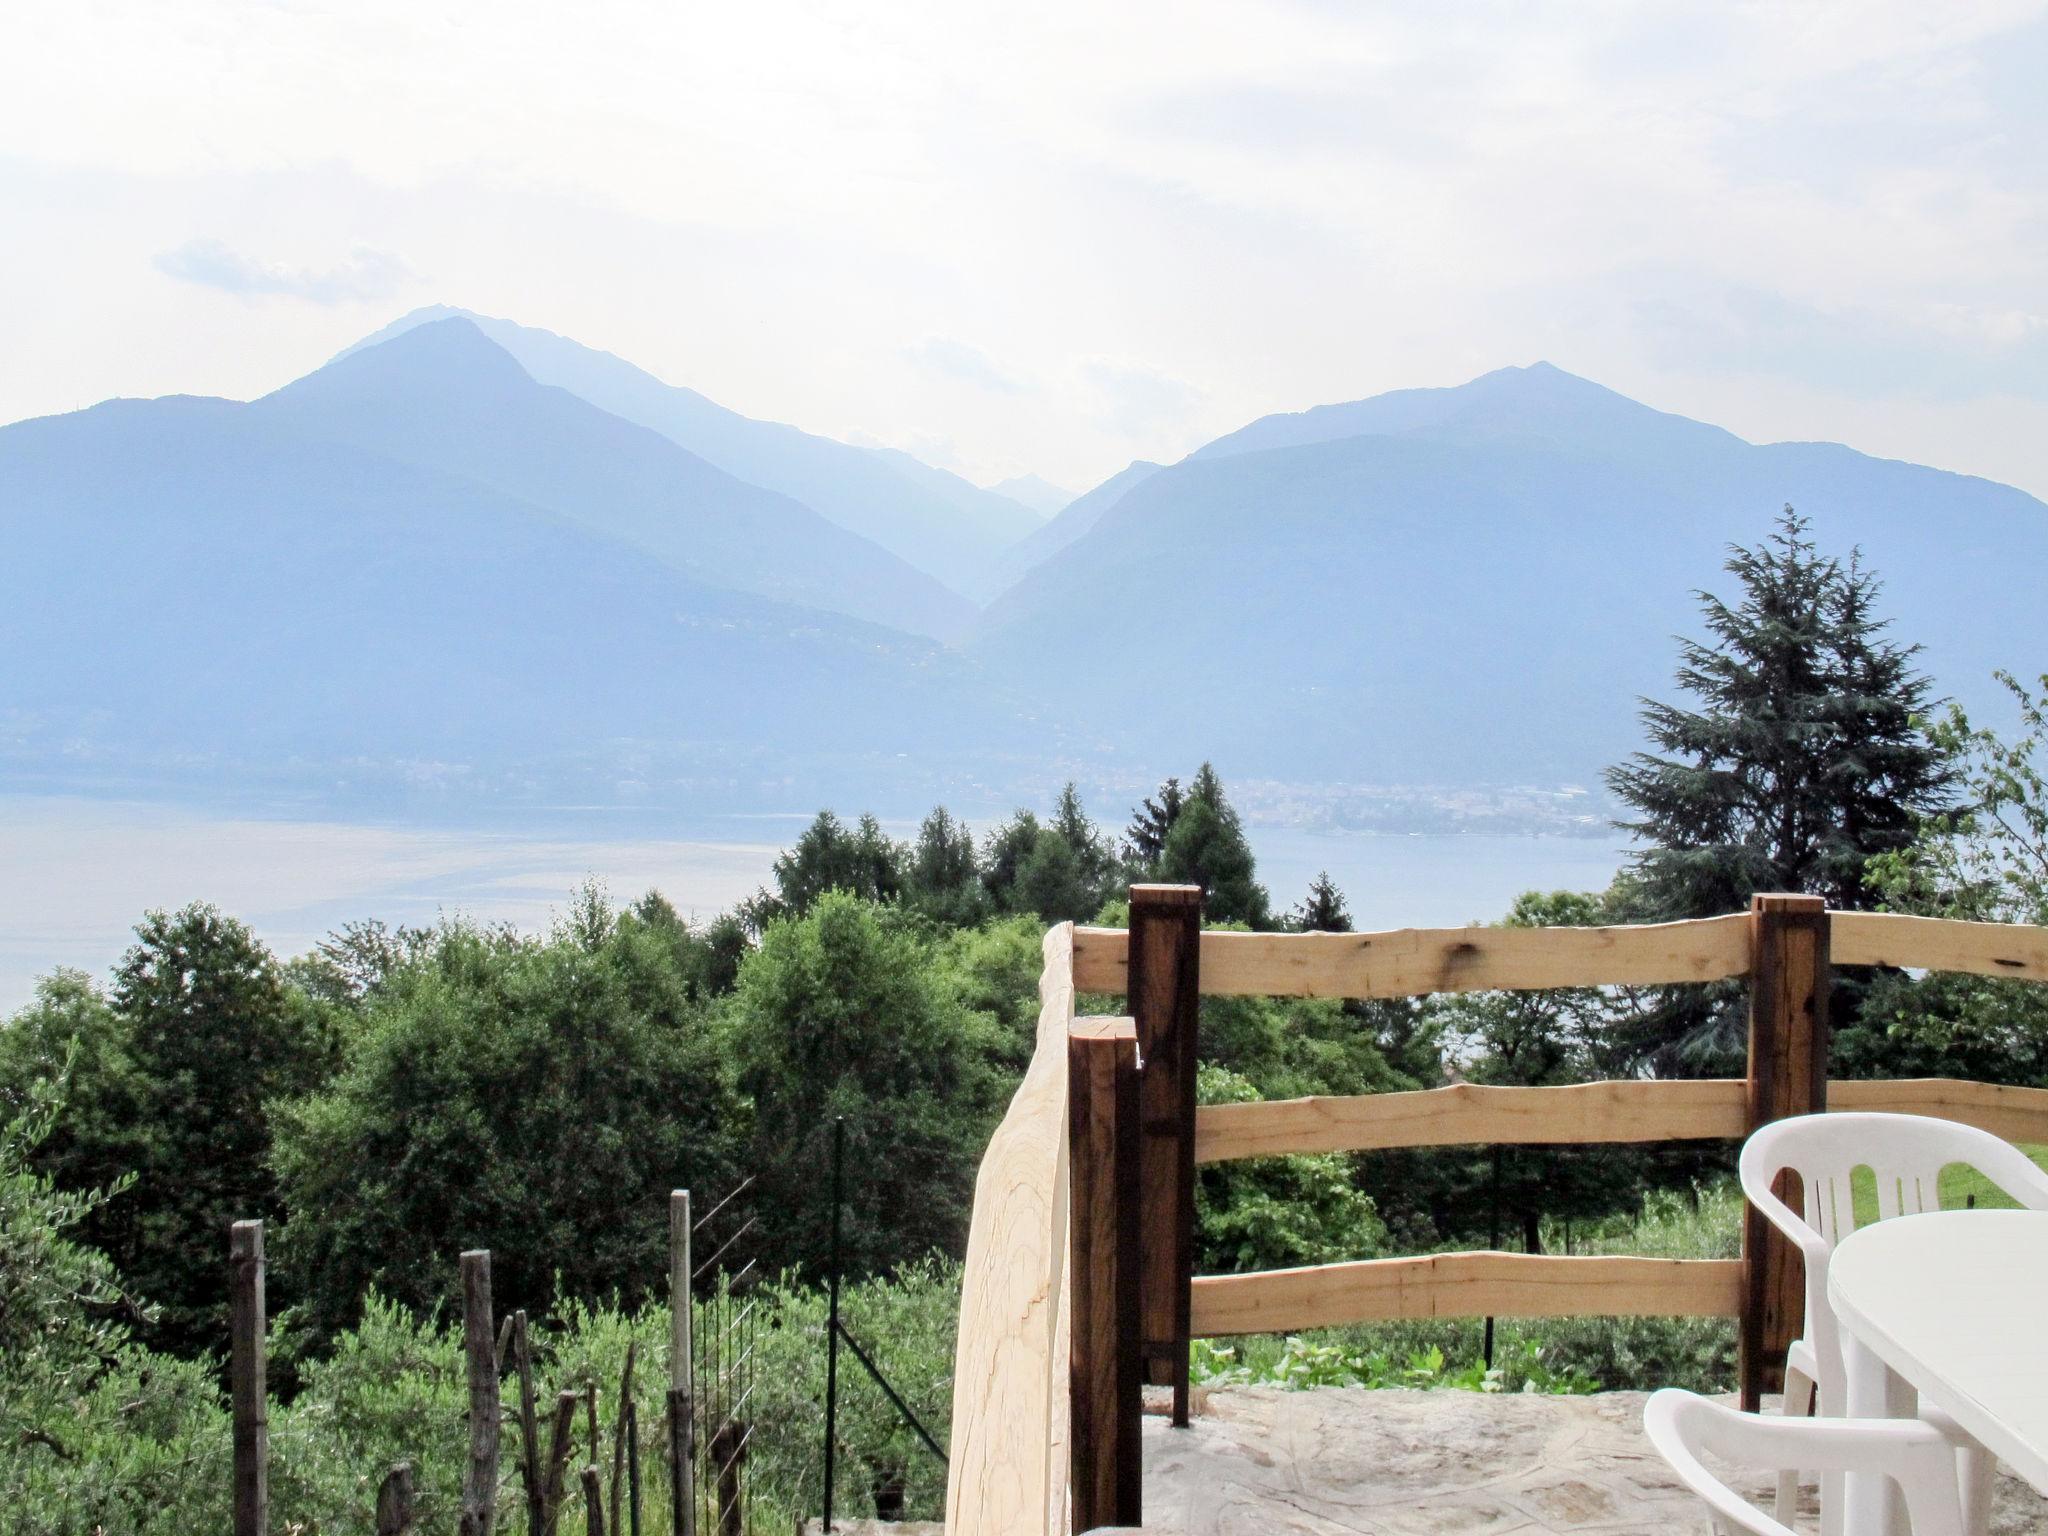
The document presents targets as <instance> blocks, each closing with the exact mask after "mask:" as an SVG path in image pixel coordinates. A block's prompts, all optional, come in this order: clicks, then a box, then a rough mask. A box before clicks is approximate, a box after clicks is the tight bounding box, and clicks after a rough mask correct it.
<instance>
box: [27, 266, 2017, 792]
mask: <svg viewBox="0 0 2048 1536" xmlns="http://www.w3.org/2000/svg"><path fill="white" fill-rule="evenodd" d="M1786 503H1792V504H1794V505H1797V506H1798V507H1799V508H1800V509H1801V510H1802V511H1803V512H1805V513H1807V514H1808V515H1809V516H1810V517H1811V518H1812V519H1813V524H1814V530H1815V534H1816V536H1817V537H1818V539H1819V540H1820V542H1821V544H1822V545H1823V547H1824V548H1827V549H1829V550H1831V551H1835V552H1840V553H1844V554H1846V553H1847V552H1848V551H1849V550H1850V549H1852V548H1859V549H1860V550H1861V557H1862V558H1863V559H1864V560H1865V562H1866V563H1867V564H1868V565H1869V566H1871V567H1872V568H1874V569H1875V570H1876V571H1878V572H1879V573H1880V574H1881V575H1882V576H1883V577H1884V579H1885V581H1886V583H1887V586H1886V590H1885V595H1884V599H1883V604H1882V606H1883V609H1884V611H1885V612H1886V613H1888V614H1890V615H1891V616H1892V617H1893V618H1894V620H1895V626H1896V628H1895V633H1896V635H1897V636H1898V637H1899V638H1902V639H1905V640H1910V641H1915V642H1919V643H1921V644H1923V645H1924V647H1925V649H1924V651H1923V653H1922V656H1921V661H1922V663H1923V665H1924V666H1925V667H1926V668H1927V670H1929V671H1930V672H1931V673H1932V674H1933V675H1934V677H1935V679H1936V682H1937V685H1938V687H1939V688H1940V689H1941V690H1942V691H1944V692H1946V693H1950V694H1953V695H1955V696H1957V697H1958V698H1961V699H1963V700H1964V701H1965V702H1972V703H1974V702H1977V701H1981V700H1984V699H1987V698H1988V697H1989V696H1991V693H1992V687H1991V682H1990V675H1991V672H1992V671H1993V669H1994V668H1997V667H2007V668H2013V669H2016V670H2022V671H2025V670H2028V669H2030V668H2037V667H2038V666H2039V665H2040V664H2041V661H2042V658H2043V656H2044V654H2048V618H2044V617H2043V616H2042V614H2041V612H2040V610H2039V606H2038V604H2037V603H2035V602H2034V600H2033V595H2032V591H2031V585H2030V583H2028V582H2025V581H2022V580H2014V579H2011V578H2010V576H2009V575H2008V574H2007V573H2010V572H2015V571H2026V570H2029V569H2035V570H2038V569H2040V568H2042V567H2041V564H2040V562H2041V561H2042V560H2043V558H2044V556H2048V507H2044V506H2043V505H2042V504H2041V503H2040V502H2038V501H2036V500H2034V499H2033V498H2032V497H2030V496H2027V495H2026V494H2024V493H2022V492H2020V491H2017V490H2014V489H2012V488H2010V487H2007V486H2001V485H1996V484H1994V483H1992V482H1989V481H1984V480H1979V479H1973V478H1971V477H1968V476H1963V475H1955V474H1949V473H1945V472H1942V471H1938V470H1932V469H1927V468H1923V467H1920V466H1915V465H1910V464H1904V463H1899V462H1895V461H1890V460H1883V459H1877V458H1872V457H1869V456H1866V455H1863V454H1860V453H1856V452H1853V451H1851V450H1849V449H1847V448H1843V447H1840V446H1838V445H1833V444H1821V443H1780V444H1768V445H1758V444H1752V443H1748V442H1745V441H1743V440H1742V439H1740V438H1737V437H1735V436H1733V435H1732V434H1730V433H1727V432H1725V431H1722V430H1721V429H1719V428H1717V427H1712V426H1708V425H1705V424H1702V423H1699V422H1695V421H1690V420H1687V419H1685V418H1683V417H1679V416H1673V415H1668V414H1665V413H1662V412H1659V411H1655V410H1652V409H1650V408H1649V407H1647V406H1644V405H1641V404H1638V403H1637V402H1635V401H1632V400H1629V399H1627V398H1626V397H1624V396H1621V395H1619V394H1616V393H1614V392H1613V391H1610V390H1607V389H1604V388H1602V387H1601V386H1599V385H1597V384H1593V383H1591V382H1589V381H1587V380H1584V379H1580V378H1576V377H1574V376H1573V375H1571V374H1568V373H1565V372H1563V371H1561V370H1559V369H1557V368H1554V367H1551V366H1549V365H1547V364H1536V365H1533V366H1530V367H1525V368H1507V369H1502V370H1499V371H1497V372H1494V373H1490V374H1486V375H1484V376H1482V377H1480V378H1478V379H1475V380H1473V381H1471V382H1470V383H1467V384H1464V385H1460V386H1457V387H1455V388H1449V389H1429V390H1403V391H1397V392H1395V393H1392V394H1386V395H1380V396H1376V397H1373V398H1371V399H1367V400H1360V401H1354V402H1349V403H1344V404H1337V405H1328V406H1322V407H1318V408H1316V409H1313V410H1309V411H1304V412H1301V413H1298V414H1290V415H1274V416H1268V417H1264V418H1261V419H1260V420H1257V421H1254V422H1252V423H1249V424H1248V425H1246V426H1245V427H1243V428H1241V429H1239V430H1238V431H1235V432H1232V433H1230V434H1228V435H1226V436H1224V437H1220V438H1218V439H1216V440H1215V441H1213V442H1211V443H1209V444H1207V445H1205V446H1203V447H1201V448H1199V449H1197V450H1196V451H1195V452H1194V453H1192V454H1189V455H1188V456H1186V457H1185V458H1183V459H1181V460H1180V461H1179V462H1177V463H1172V464H1165V465H1162V464H1155V463H1151V462H1147V461H1140V462H1137V463H1134V464H1132V465H1130V466H1129V467H1128V468H1126V469H1124V470H1122V471H1120V472H1118V474H1116V475H1115V476H1112V477H1111V478H1110V479H1109V480H1107V481H1105V482H1104V483H1103V484H1101V485H1099V486H1097V487H1095V488H1093V489H1092V490H1089V491H1087V492H1084V493H1083V494H1081V495H1079V496H1077V497H1068V496H1066V493H1064V492H1062V491H1059V490H1058V489H1057V488H1054V487H1051V486H1049V485H1046V484H1045V483H1044V482H1042V481H1036V480H1033V479H1028V478H1026V477H1020V478H1019V479H1018V480H1017V481H1012V482H1006V483H1005V485H1004V486H998V487H995V488H992V489H986V488H982V487H978V486H975V485H973V484H971V483H969V482H968V481H966V480H964V479H961V478H960V477H959V476H956V475H952V474H950V473H948V472H946V471H943V470H940V469H936V468H933V467H931V466H929V465H926V464H923V463H921V462H919V461H918V460H916V459H914V458H912V457H910V456H909V455H906V454H901V453H897V452H894V451H891V450H878V449H871V448H862V447H856V446H853V445H849V444H846V443H840V442H836V441H833V440H831V439H829V438H825V437H820V436H816V435H814V434H810V433H806V432H803V431H801V430H799V429H798V428H796V427H792V426H786V425H782V424H779V423H773V422H763V421H756V420H752V419H750V418H748V417H745V416H742V415H740V414H738V413H736V412H733V411H731V410H728V409H726V408H725V407H723V406H720V405H718V404H715V403H714V402H712V401H710V400H708V399H706V398H705V397H704V396H702V395H700V394H697V393H695V392H693V391H691V390H688V389H685V388H681V387H678V386H675V385H670V384H667V383H665V382H663V381H661V380H659V379H657V378H655V377H654V376H653V375H651V374H648V373H645V372H643V371H641V370H640V369H638V368H635V367H633V366H632V365H631V364H629V363H626V362H624V361H623V360H621V359H619V358H617V357H614V356H612V355H610V354H608V353H603V352H598V351H594V350H592V349H589V348H585V347H582V346H580V345H579V344H577V343H575V342H573V341H570V340H567V339H566V338H563V337H561V336H557V335H554V334H552V333H550V332H547V331H541V330H534V329H531V328H528V327H524V326H519V325H516V324H513V323H512V322H510V321H505V320H499V319H493V318H489V317H483V316H477V315H473V314H470V313H468V312H466V311H456V310H448V309H442V308H438V307H437V308H434V309H429V310H423V311H417V312H415V313H414V314H411V315H408V316H405V317H403V318H402V319H400V320H399V321H397V322H394V323H393V324H392V325H391V326H388V327H386V328H385V329H384V330H383V331H381V332H379V333H377V334H376V335H374V336H371V337H368V338H366V339H365V340H364V341H363V342H361V343H359V344H357V345H356V346H354V347H351V348H349V349H348V350H347V351H345V352H343V353H342V354H341V355H339V356H338V357H336V358H335V359H333V360H332V361H330V362H329V363H328V364H326V365H325V366H323V367H321V368H318V369H316V370H314V371H313V372H311V373H309V374H307V375H306V376H305V377H303V378H301V379H298V380H296V381H294V382H292V383H290V384H287V385H285V386H284V387H283V388H281V389H279V390H277V391H275V392H274V393H272V394H270V395H267V396H264V397H262V398H260V399H257V400H254V401H248V402H238V401H229V400H217V399H203V398H194V397H183V396H173V397H166V398H162V399H156V400H116V401H109V402H107V403H105V404H102V405H100V406H96V407H93V408H91V409H89V410H85V411H79V412H74V413H71V414H69V415H64V416H55V417H45V418H40V419H36V420H31V421H25V422H19V423H16V424H14V425H12V426H7V427H0V539H4V545H5V549H6V555H7V557H6V559H5V560H4V561H0V654H5V655H7V656H8V657H10V658H13V659H15V664H14V665H11V666H9V667H7V668H6V669H5V670H4V672H0V789H9V788H12V789H37V790H50V789H62V790H67V791H84V790H92V791H98V792H121V793H131V794H151V795H157V794H162V795H191V796H203V797H208V798H215V799H219V798H226V799H229V800H241V799H255V798H264V799H268V800H277V799H285V800H289V801H291V802H292V803H294V804H297V805H319V806H325V807H328V808H348V809H355V808H362V807H374V808H393V807H407V808H421V807H424V808H426V809H430V810H432V811H434V812H436V813H437V814H450V815H459V814H463V813H466V812H467V811H470V810H473V809H475V808H477V807H479V806H484V805H512V806H516V805H521V804H531V805H538V804H543V803H547V804H557V803H562V802H563V801H564V800H574V801H576V802H577V803H587V804H595V805H615V806H651V807H656V808H659V807H677V808H687V809H691V810H698V811H711V810H730V809H745V808H751V807H757V806H770V805H773V806H777V807H780V808H788V807H790V806H793V805H794V806H802V805H805V804H810V803H816V802H820V801H825V800H832V801H836V802H838V803H842V804H845V803H849V802H850V801H852V800H855V799H861V800H865V801H867V802H869V803H873V804H875V805H877V806H878V807H880V808H883V809H887V810H893V811H897V812H908V811H911V810H915V809H919V808H921V807H922V806H923V805H925V804H928V803H930V801H931V800H932V799H934V798H938V797H940V796H945V797H949V798H952V799H953V800H955V802H956V804H959V805H962V806H964V807H966V808H969V809H976V808H997V807H999V806H1000V805H1001V804H1002V803H1004V802H1005V801H1007V800H1009V799H1013V798H1023V799H1027V800H1028V799H1037V798H1040V797H1042V796H1043V795H1044V794H1045V793H1046V792H1047V791H1048V790H1049V788H1051V787H1055V786H1056V784H1057V782H1058V780H1059V779H1060V778H1063V777H1068V776H1078V777H1081V778H1082V779H1083V780H1084V782H1096V783H1116V784H1119V785H1128V784H1132V783H1142V782H1146V781H1147V779H1148V778H1149V777H1153V776H1157V775H1159V774H1163V773H1165V772H1185V771H1186V770H1187V769H1188V768H1189V767H1191V766H1192V764H1193V763H1195V762H1197V761H1200V760H1201V759H1203V758H1212V759H1214V760H1215V761H1216V762H1217V763H1218V765H1219V767H1221V768H1222V769H1223V771H1224V772H1225V774H1226V776H1250V777H1257V778H1265V779H1271V780H1276V781H1281V782H1283V783H1287V784H1293V785H1299V786H1317V785H1323V786H1328V785H1358V784H1363V783H1373V784H1383V785H1395V784H1400V785H1417V784H1425V785H1443V786H1459V785H1466V786H1471V785H1489V784H1490V785H1508V784H1530V783H1538V784H1560V783H1566V782H1578V783H1582V784H1583V783H1587V782H1590V781H1592V780H1593V778H1594V777H1595V776H1596V775H1597V773H1598V771H1599V769H1600V768H1601V767H1602V766H1603V765H1604V764H1606V763H1608V762H1612V761H1613V760H1615V759H1616V758H1617V757H1619V756H1620V755H1621V754H1623V753H1625V752H1626V751H1628V750H1629V749H1630V748H1631V747H1633V746H1635V745H1636V744H1637V740H1638V736H1639V732H1638V729H1637V727H1636V724H1635V718H1634V716H1635V711H1636V709H1637V708H1638V704H1639V698H1640V697H1641V696H1645V695H1660V696H1662V695H1668V694H1669V693H1670V691H1671V685H1670V678H1671V671H1672V665H1673V662H1674V659H1675V642H1674V640H1673V638H1672V637H1673V635H1674V634H1675V633H1679V632H1687V633H1690V632H1696V631H1697V629H1698V627H1699V626H1698V622H1697V615H1698V610H1697V606H1696V601H1695V596H1694V594H1695V592H1696V591H1697V590H1698V589H1701V588H1710V589H1711V588H1716V587H1725V585H1726V578H1725V577H1724V575H1723V573H1722V571H1721V569H1720V567H1721V562H1722V561H1723V559H1724V558H1725V555H1726V548H1727V546H1728V545H1729V544H1730V543H1733V542H1744V543H1754V542H1756V541H1757V540H1758V539H1759V538H1760V537H1762V536H1763V534H1764V533H1765V532H1766V531H1767V530H1768V528H1769V526H1770V523H1771V519H1772V517H1773V515H1774V514H1775V513H1776V511H1777V510H1778V508H1779V507H1780V506H1782V505H1784V504H1786Z"/></svg>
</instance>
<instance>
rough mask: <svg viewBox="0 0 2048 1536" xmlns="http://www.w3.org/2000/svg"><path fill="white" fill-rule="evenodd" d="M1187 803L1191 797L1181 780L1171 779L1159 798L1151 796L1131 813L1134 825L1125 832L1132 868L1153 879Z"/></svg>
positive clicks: (1125, 852)
mask: <svg viewBox="0 0 2048 1536" xmlns="http://www.w3.org/2000/svg"><path fill="white" fill-rule="evenodd" d="M1186 804H1187V797H1186V796H1185V795H1183V794H1182V793H1181V788H1180V780H1179V779H1168V780H1167V781H1166V782H1165V783H1164V784H1162V785H1160V786H1159V794H1158V796H1157V797H1156V798H1153V797H1148V798H1147V799H1146V801H1145V803H1144V804H1143V805H1141V806H1139V807H1138V808H1137V809H1136V810H1135V811H1133V812H1132V813H1131V824H1130V826H1129V827H1128V828H1126V829H1125V831H1124V857H1125V859H1126V860H1127V861H1128V862H1129V863H1130V866H1131V868H1132V869H1134V870H1136V871H1137V872H1138V873H1139V874H1141V875H1148V876H1149V875H1150V874H1152V873H1153V871H1155V870H1157V869H1158V868H1159V856H1160V855H1161V854H1162V853H1164V852H1165V851H1166V837H1167V834H1168V833H1170V832H1171V831H1173V824H1174V823H1175V822H1176V821H1178V820H1180V813H1181V809H1182V807H1184V806H1185V805H1186Z"/></svg>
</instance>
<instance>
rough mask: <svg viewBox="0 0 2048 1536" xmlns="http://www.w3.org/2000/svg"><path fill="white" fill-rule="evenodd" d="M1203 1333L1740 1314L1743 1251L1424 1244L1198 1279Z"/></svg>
mask: <svg viewBox="0 0 2048 1536" xmlns="http://www.w3.org/2000/svg"><path fill="white" fill-rule="evenodd" d="M1193 1290H1194V1309H1193V1328H1194V1334H1195V1337H1196V1338H1215V1337H1217V1336H1219V1335H1223V1334H1234V1333H1295V1332H1299V1331H1300V1330H1302V1329H1305V1328H1335V1327H1340V1326H1343V1325H1345V1324H1348V1323H1375V1322H1392V1321H1413V1320H1416V1319H1427V1318H1446V1317H1734V1316H1735V1315H1737V1314H1738V1313H1739V1312H1740V1311H1741V1310H1742V1261H1741V1260H1740V1259H1646V1258H1633V1257H1626V1256H1609V1255H1600V1256H1587V1257H1579V1256H1566V1255H1563V1254H1541V1253H1426V1254H1413V1255H1410V1256H1408V1257H1405V1258H1397V1259H1362V1260H1359V1261H1358V1262H1356V1263H1351V1264H1318V1265H1315V1266H1313V1267H1311V1268H1307V1269H1269V1270H1264V1271H1261V1272H1260V1273H1257V1274H1250V1275H1200V1276H1197V1277H1196V1278H1195V1280H1194V1282H1193Z"/></svg>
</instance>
